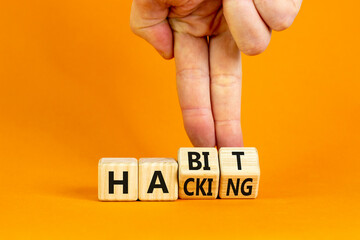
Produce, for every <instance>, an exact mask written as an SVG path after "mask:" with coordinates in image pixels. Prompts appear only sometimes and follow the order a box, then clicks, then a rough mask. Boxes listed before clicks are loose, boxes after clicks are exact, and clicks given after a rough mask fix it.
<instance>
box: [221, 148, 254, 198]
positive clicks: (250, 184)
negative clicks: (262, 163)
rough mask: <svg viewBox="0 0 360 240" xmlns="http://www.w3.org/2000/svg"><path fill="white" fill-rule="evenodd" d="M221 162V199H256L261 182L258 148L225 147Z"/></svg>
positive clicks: (222, 151)
mask: <svg viewBox="0 0 360 240" xmlns="http://www.w3.org/2000/svg"><path fill="white" fill-rule="evenodd" d="M219 160H220V173H221V174H220V175H221V177H220V190H219V196H220V198H256V197H257V194H258V188H259V180H260V167H259V157H258V152H257V150H256V148H245V147H242V148H230V147H223V148H220V151H219Z"/></svg>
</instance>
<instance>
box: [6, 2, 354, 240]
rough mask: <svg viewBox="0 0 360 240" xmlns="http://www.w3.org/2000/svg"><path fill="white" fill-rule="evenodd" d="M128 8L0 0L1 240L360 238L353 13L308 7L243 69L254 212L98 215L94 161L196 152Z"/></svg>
mask: <svg viewBox="0 0 360 240" xmlns="http://www.w3.org/2000/svg"><path fill="white" fill-rule="evenodd" d="M130 5H131V1H111V0H105V1H89V0H86V1H85V0H76V1H45V0H39V1H15V0H14V1H1V7H0V27H1V31H0V79H1V81H0V161H1V168H0V169H1V173H0V189H1V193H0V194H1V200H0V238H1V239H9V238H20V237H21V238H24V239H25V238H27V239H28V238H36V239H41V238H44V239H57V238H58V239H64V238H99V239H100V238H110V237H111V238H123V237H140V238H147V239H152V238H157V239H161V238H166V237H168V238H170V239H180V238H183V239H186V238H189V237H196V238H218V239H221V237H224V236H226V237H230V236H232V237H234V238H235V237H236V239H238V238H240V237H241V238H242V239H253V238H257V237H267V238H274V239H281V238H283V239H289V238H291V239H295V238H299V239H302V238H304V237H307V238H309V237H314V238H318V237H320V238H327V239H328V238H337V237H338V238H340V237H341V238H343V237H352V238H355V235H356V236H357V237H359V236H360V230H359V229H360V222H359V221H360V220H359V217H360V211H359V209H360V205H359V201H360V194H359V188H360V187H359V186H360V180H359V177H358V176H359V174H360V173H359V170H360V169H359V162H360V161H359V160H360V154H359V143H360V141H359V136H360V128H359V123H360V97H359V93H360V67H359V56H360V47H359V43H360V31H359V30H360V29H359V28H360V27H359V26H360V22H359V12H358V11H359V9H360V3H359V1H355V0H352V1H351V0H350V1H346V2H338V1H335V0H330V1H325V2H324V1H311V0H305V1H304V3H303V6H302V9H301V11H300V14H299V16H298V18H297V19H296V20H295V22H294V24H293V26H292V27H291V28H290V29H288V30H287V31H284V32H281V33H276V32H275V33H273V37H272V40H271V44H270V46H269V48H268V49H267V50H266V52H265V53H264V54H262V55H260V56H256V57H247V56H244V57H243V72H244V80H243V98H242V100H243V101H242V107H243V110H242V125H243V131H244V141H245V146H255V147H257V148H258V151H259V156H260V165H261V181H260V190H259V197H258V198H257V199H256V200H214V201H209V200H208V201H205V200H202V201H184V200H178V201H176V202H171V203H156V202H155V203H154V202H133V203H117V202H115V203H114V202H112V203H103V202H98V201H97V163H98V160H99V159H100V158H101V157H137V158H139V157H155V156H159V157H160V156H163V157H174V158H176V155H177V150H178V148H179V147H185V146H191V144H190V142H189V140H188V138H187V136H186V134H185V131H184V129H183V126H182V119H181V113H180V108H179V104H178V100H177V95H176V86H175V67H174V62H173V60H171V61H165V60H163V59H162V58H161V57H160V56H158V54H157V53H156V52H155V50H153V49H152V47H151V46H150V45H148V44H147V43H146V42H145V41H143V40H141V39H140V38H138V37H136V36H134V35H133V34H132V33H131V32H130V29H129V14H130Z"/></svg>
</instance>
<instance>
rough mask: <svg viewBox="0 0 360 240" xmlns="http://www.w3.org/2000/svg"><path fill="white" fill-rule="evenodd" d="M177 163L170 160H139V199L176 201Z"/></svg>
mask: <svg viewBox="0 0 360 240" xmlns="http://www.w3.org/2000/svg"><path fill="white" fill-rule="evenodd" d="M177 176H178V163H177V162H176V161H175V159H172V158H140V160H139V199H140V200H142V201H173V200H177V199H178V179H177Z"/></svg>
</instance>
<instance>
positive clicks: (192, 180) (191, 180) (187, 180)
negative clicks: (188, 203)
mask: <svg viewBox="0 0 360 240" xmlns="http://www.w3.org/2000/svg"><path fill="white" fill-rule="evenodd" d="M194 181H195V180H194V179H193V178H188V179H186V181H185V183H184V192H185V194H186V195H188V196H192V195H194V192H189V191H188V190H187V185H188V183H189V182H194Z"/></svg>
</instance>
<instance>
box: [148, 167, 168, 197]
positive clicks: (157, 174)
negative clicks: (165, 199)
mask: <svg viewBox="0 0 360 240" xmlns="http://www.w3.org/2000/svg"><path fill="white" fill-rule="evenodd" d="M157 178H159V181H160V183H159V184H156V179H157ZM154 188H161V189H162V191H163V193H169V190H168V189H167V187H166V183H165V181H164V177H163V175H162V173H161V171H155V172H154V175H153V177H152V179H151V183H150V186H149V189H148V191H147V193H153V191H154Z"/></svg>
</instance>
